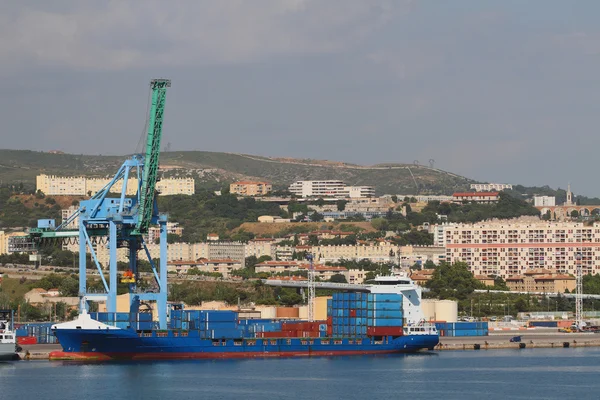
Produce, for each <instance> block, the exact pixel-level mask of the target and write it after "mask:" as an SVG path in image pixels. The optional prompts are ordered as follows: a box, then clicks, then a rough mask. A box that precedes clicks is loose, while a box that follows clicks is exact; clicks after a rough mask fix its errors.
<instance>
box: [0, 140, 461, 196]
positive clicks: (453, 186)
mask: <svg viewBox="0 0 600 400" xmlns="http://www.w3.org/2000/svg"><path fill="white" fill-rule="evenodd" d="M125 158H126V156H121V157H119V156H90V155H76V154H53V153H44V152H35V151H27V150H0V181H1V182H2V183H3V184H19V183H22V184H23V185H25V186H26V188H33V187H35V176H36V175H38V174H40V173H45V174H56V175H69V176H74V175H86V176H107V175H111V174H113V173H115V172H116V170H117V168H118V167H119V166H120V164H121V163H122V161H123V160H124V159H125ZM161 168H163V169H164V172H163V175H164V176H166V177H171V176H192V177H194V178H195V179H196V182H197V185H198V187H208V188H212V187H214V188H217V187H220V186H222V185H223V183H227V182H231V181H234V180H238V179H244V178H247V179H263V180H267V181H270V182H272V183H273V185H274V186H275V188H276V189H283V188H285V187H287V186H288V185H289V184H290V183H292V182H294V181H296V180H316V179H341V180H343V181H345V182H346V183H347V184H349V185H370V186H375V188H376V191H377V194H385V193H390V194H394V193H402V194H414V193H416V192H417V187H418V191H419V192H420V193H435V194H442V193H445V194H451V193H452V192H454V191H458V190H464V189H466V188H467V187H468V184H469V183H470V182H472V181H470V180H469V179H467V178H464V177H461V176H458V175H455V174H452V173H449V172H445V171H441V170H438V169H433V168H429V167H426V166H422V165H413V164H385V165H376V166H371V167H366V166H360V165H355V164H346V163H341V162H334V161H321V160H300V159H278V158H267V157H260V156H251V155H244V154H233V153H217V152H206V151H177V152H166V153H162V154H161ZM411 173H412V174H411Z"/></svg>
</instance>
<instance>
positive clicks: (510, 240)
mask: <svg viewBox="0 0 600 400" xmlns="http://www.w3.org/2000/svg"><path fill="white" fill-rule="evenodd" d="M444 231H445V244H444V245H445V246H446V259H447V261H448V262H451V263H453V262H456V261H464V262H466V263H467V264H468V265H469V268H470V270H471V272H472V273H473V274H474V275H499V276H501V277H502V278H504V279H506V278H507V277H509V276H512V275H521V274H523V273H524V272H525V271H528V270H531V269H536V268H545V269H548V270H550V271H551V272H552V273H557V274H572V275H575V274H576V269H577V255H578V254H580V255H581V266H582V271H583V273H584V274H597V273H599V272H600V224H598V223H595V224H594V225H593V226H584V225H583V223H579V222H545V221H537V220H531V221H519V220H514V221H491V222H481V223H476V224H455V225H449V226H446V227H445V229H444Z"/></svg>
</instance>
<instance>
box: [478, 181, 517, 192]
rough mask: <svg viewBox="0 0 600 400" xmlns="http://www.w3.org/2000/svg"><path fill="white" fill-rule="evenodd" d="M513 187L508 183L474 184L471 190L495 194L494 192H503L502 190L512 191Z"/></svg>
mask: <svg viewBox="0 0 600 400" xmlns="http://www.w3.org/2000/svg"><path fill="white" fill-rule="evenodd" d="M512 187H513V186H512V185H511V184H508V183H472V184H471V189H473V190H475V191H477V192H493V191H498V192H499V191H501V190H505V189H508V190H511V189H512Z"/></svg>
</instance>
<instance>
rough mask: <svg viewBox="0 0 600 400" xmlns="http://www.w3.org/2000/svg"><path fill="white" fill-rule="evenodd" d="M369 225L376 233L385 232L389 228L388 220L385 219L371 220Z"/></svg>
mask: <svg viewBox="0 0 600 400" xmlns="http://www.w3.org/2000/svg"><path fill="white" fill-rule="evenodd" d="M371 225H372V226H373V228H375V229H377V230H378V231H386V230H388V228H389V226H390V224H389V222H388V220H387V219H385V218H373V219H372V220H371Z"/></svg>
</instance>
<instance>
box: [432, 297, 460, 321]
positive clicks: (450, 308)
mask: <svg viewBox="0 0 600 400" xmlns="http://www.w3.org/2000/svg"><path fill="white" fill-rule="evenodd" d="M435 320H436V321H446V322H457V321H458V302H456V301H454V300H437V301H436V302H435Z"/></svg>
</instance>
